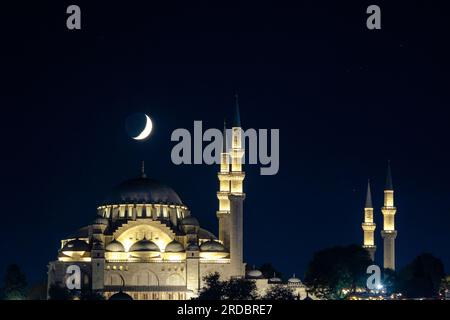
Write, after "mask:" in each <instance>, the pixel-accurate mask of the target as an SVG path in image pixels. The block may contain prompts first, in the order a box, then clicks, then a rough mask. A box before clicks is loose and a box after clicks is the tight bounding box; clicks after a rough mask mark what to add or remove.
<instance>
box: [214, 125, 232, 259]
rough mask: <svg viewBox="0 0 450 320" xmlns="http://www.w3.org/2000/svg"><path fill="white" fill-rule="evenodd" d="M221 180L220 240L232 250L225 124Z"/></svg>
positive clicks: (225, 127)
mask: <svg viewBox="0 0 450 320" xmlns="http://www.w3.org/2000/svg"><path fill="white" fill-rule="evenodd" d="M217 176H218V178H219V192H217V198H218V199H219V210H218V211H217V218H218V219H219V240H220V241H222V243H223V244H224V246H225V248H227V249H228V250H229V249H230V200H229V199H228V197H229V195H230V154H229V153H228V152H227V126H226V123H225V121H224V122H223V149H222V153H221V155H220V171H219V173H218V174H217Z"/></svg>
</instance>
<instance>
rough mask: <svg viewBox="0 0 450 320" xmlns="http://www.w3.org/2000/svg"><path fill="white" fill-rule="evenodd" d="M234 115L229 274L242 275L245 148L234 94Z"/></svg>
mask: <svg viewBox="0 0 450 320" xmlns="http://www.w3.org/2000/svg"><path fill="white" fill-rule="evenodd" d="M235 99H236V101H235V115H234V121H233V125H232V135H231V149H230V152H229V153H230V160H231V172H230V173H229V177H230V194H229V196H228V199H229V200H230V265H231V270H230V272H231V274H230V275H231V276H234V277H242V276H244V275H245V265H244V260H243V223H244V222H243V213H244V212H243V209H244V208H243V206H244V199H245V193H244V190H243V182H244V178H245V173H244V172H243V170H242V162H243V157H244V154H245V150H244V149H243V147H242V142H243V141H242V128H241V119H240V113H239V101H238V96H237V94H236V95H235Z"/></svg>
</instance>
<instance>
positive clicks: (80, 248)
mask: <svg viewBox="0 0 450 320" xmlns="http://www.w3.org/2000/svg"><path fill="white" fill-rule="evenodd" d="M61 251H62V252H86V251H89V244H88V243H87V242H86V241H83V240H80V239H75V240H70V241H68V242H67V243H66V244H65V245H64V246H63V248H62V250H61Z"/></svg>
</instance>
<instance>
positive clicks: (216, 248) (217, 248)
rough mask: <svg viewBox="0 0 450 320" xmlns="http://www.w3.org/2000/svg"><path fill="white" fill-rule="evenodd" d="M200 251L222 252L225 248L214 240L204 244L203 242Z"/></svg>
mask: <svg viewBox="0 0 450 320" xmlns="http://www.w3.org/2000/svg"><path fill="white" fill-rule="evenodd" d="M200 251H203V252H224V251H226V250H225V247H224V246H223V244H221V243H220V242H218V241H215V240H209V241H206V242H203V243H202V245H201V246H200Z"/></svg>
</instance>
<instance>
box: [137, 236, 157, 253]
mask: <svg viewBox="0 0 450 320" xmlns="http://www.w3.org/2000/svg"><path fill="white" fill-rule="evenodd" d="M140 251H154V252H155V251H156V252H159V251H160V249H159V247H158V245H157V244H156V243H154V242H153V241H151V240H147V239H142V240H140V241H138V242H136V243H135V244H133V245H132V246H131V248H130V252H140Z"/></svg>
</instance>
